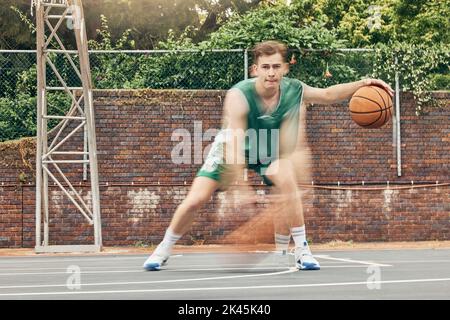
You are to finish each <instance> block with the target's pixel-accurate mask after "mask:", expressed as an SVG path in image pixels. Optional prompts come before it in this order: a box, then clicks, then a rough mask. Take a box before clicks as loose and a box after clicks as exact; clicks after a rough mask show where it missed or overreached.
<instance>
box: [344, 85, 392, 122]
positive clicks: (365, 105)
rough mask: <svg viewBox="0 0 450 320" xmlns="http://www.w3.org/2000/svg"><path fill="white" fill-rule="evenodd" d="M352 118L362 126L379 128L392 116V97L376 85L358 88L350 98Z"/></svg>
mask: <svg viewBox="0 0 450 320" xmlns="http://www.w3.org/2000/svg"><path fill="white" fill-rule="evenodd" d="M349 109H350V115H351V117H352V120H353V121H355V122H356V123H357V124H358V125H360V126H361V127H364V128H380V127H382V126H384V125H385V124H386V123H387V122H388V121H389V119H390V118H391V117H392V99H391V96H390V95H389V94H388V93H387V92H386V91H385V90H384V89H383V88H380V87H377V86H365V87H362V88H360V89H358V90H357V91H356V92H355V93H354V94H353V96H352V98H351V99H350V103H349Z"/></svg>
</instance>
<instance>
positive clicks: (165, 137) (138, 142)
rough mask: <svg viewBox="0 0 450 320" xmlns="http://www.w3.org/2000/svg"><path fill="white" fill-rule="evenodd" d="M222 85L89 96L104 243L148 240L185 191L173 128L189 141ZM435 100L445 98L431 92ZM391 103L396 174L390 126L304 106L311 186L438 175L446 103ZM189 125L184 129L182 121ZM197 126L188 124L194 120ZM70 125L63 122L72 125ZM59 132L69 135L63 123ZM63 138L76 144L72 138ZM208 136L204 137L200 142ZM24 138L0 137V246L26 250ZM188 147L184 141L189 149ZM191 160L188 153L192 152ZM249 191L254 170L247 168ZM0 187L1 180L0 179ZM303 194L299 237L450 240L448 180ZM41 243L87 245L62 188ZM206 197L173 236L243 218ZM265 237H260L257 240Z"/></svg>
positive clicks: (188, 169) (212, 116)
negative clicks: (46, 239) (418, 110)
mask: <svg viewBox="0 0 450 320" xmlns="http://www.w3.org/2000/svg"><path fill="white" fill-rule="evenodd" d="M223 97H224V92H223V91H162V90H161V91H155V90H143V91H102V92H96V94H95V111H96V114H95V116H96V126H97V146H98V159H99V172H100V177H99V178H100V183H101V188H100V191H101V207H102V230H103V240H104V244H105V245H107V246H112V245H134V244H137V243H141V242H143V243H157V242H159V240H160V239H161V237H162V235H163V233H164V230H165V228H166V227H167V225H168V224H169V221H170V218H171V216H172V214H173V212H174V210H175V208H176V206H177V204H179V203H180V202H181V200H182V199H183V198H184V197H185V195H186V192H187V191H188V187H189V184H190V183H191V182H192V179H193V177H194V175H195V173H196V171H197V170H198V168H199V166H200V163H192V164H181V165H174V164H173V163H172V161H171V152H172V150H173V147H174V146H175V145H176V144H177V143H178V142H179V141H171V135H172V132H173V131H174V130H175V129H180V128H182V129H186V130H187V131H186V132H189V133H190V134H191V136H192V137H194V135H195V134H202V133H204V132H206V130H208V129H211V128H218V127H219V126H220V122H221V104H222V101H223ZM436 97H437V98H439V99H441V100H442V101H444V102H445V103H447V104H446V105H447V106H448V94H444V93H440V94H436ZM401 101H402V123H401V125H402V127H401V129H402V146H401V150H402V170H403V176H402V177H397V174H396V172H397V171H396V157H395V149H394V147H393V145H392V126H391V123H389V124H387V125H386V126H385V127H383V128H380V129H375V130H368V129H362V128H359V127H358V126H356V125H355V124H354V123H353V122H352V120H351V119H350V116H349V114H348V112H347V106H346V104H339V105H332V106H314V107H310V108H309V109H308V113H307V135H308V140H309V142H310V146H311V148H312V153H313V168H314V170H313V180H314V183H315V184H320V183H325V184H335V183H337V181H340V182H341V183H360V182H361V181H365V182H366V183H368V182H386V181H390V183H391V184H392V183H395V182H400V181H401V182H404V181H411V180H413V181H416V182H417V181H429V182H432V183H434V182H435V181H437V180H438V181H441V182H449V177H450V174H449V166H450V144H449V141H450V121H449V120H450V110H449V109H448V108H442V109H429V110H425V113H424V114H423V115H421V116H416V115H415V110H414V106H413V101H412V97H411V95H408V94H404V95H402V97H401ZM200 120H201V127H202V128H201V130H197V131H196V132H195V131H194V121H200ZM196 125H197V129H199V127H198V126H199V125H200V122H197V123H196ZM72 128H73V127H72ZM67 130H70V128H68V129H67ZM67 143H70V144H71V145H74V146H78V147H79V150H81V146H82V137H81V135H75V136H73V137H72V138H71V139H70V140H69V141H68V142H67ZM209 143H210V142H209V141H204V142H203V144H202V145H201V146H198V145H197V146H195V147H200V148H205V147H206V146H207V145H208V144H209ZM34 148H35V142H34V140H33V139H23V140H21V141H19V142H7V143H3V144H0V151H1V156H0V246H1V247H21V246H23V247H33V246H34V210H35V208H34V198H35V189H34V163H35V156H34ZM192 148H194V145H193V146H192ZM192 160H194V157H193V158H192ZM62 167H63V168H65V169H68V171H69V172H70V174H68V175H69V176H70V177H71V181H75V184H77V185H79V184H80V183H81V184H82V185H81V186H77V189H78V190H79V192H80V194H81V196H82V197H85V198H86V199H88V198H89V194H88V188H87V187H85V186H84V185H85V183H84V182H82V180H81V177H82V170H81V166H77V167H70V168H69V167H67V166H66V167H64V166H62ZM251 179H252V182H253V183H254V184H255V185H257V189H260V190H264V192H269V191H268V189H267V188H264V187H261V186H260V185H259V184H260V180H259V178H258V177H255V176H254V175H251ZM2 184H3V185H2ZM379 187H380V188H379V189H376V190H370V191H363V190H333V189H319V188H317V189H311V190H310V191H309V192H308V193H307V194H306V196H305V199H304V202H305V218H306V224H307V228H308V237H310V238H311V240H313V241H314V242H324V241H330V240H353V241H397V240H435V239H440V240H448V239H449V238H450V236H449V234H450V232H449V231H450V221H449V220H450V216H449V212H450V201H449V187H448V186H441V187H431V188H419V189H402V190H395V189H394V188H393V187H391V188H390V189H387V190H386V189H385V188H384V186H379ZM50 197H51V204H52V205H51V210H50V212H51V213H50V230H51V233H50V234H51V238H50V242H51V243H52V244H75V243H79V244H87V243H92V241H93V239H92V238H93V236H92V230H91V227H89V226H88V225H87V224H86V223H85V221H84V220H83V219H84V218H83V217H82V216H81V215H80V214H78V213H76V211H75V210H73V208H72V207H73V206H72V205H71V204H70V203H69V200H68V199H67V198H66V197H65V196H63V194H62V192H61V191H60V190H59V189H58V188H57V187H54V186H52V187H51V188H50ZM226 198H227V197H225V196H224V194H222V193H218V194H216V195H215V197H214V199H213V201H212V202H211V203H209V204H208V205H207V206H206V207H205V208H204V209H203V210H201V212H199V215H198V217H197V219H196V222H195V224H194V226H193V228H192V231H191V232H189V233H188V234H186V235H185V236H184V237H183V239H182V243H186V244H188V243H218V242H220V241H222V240H223V238H224V236H226V235H227V234H229V233H230V232H231V231H232V230H234V229H235V228H236V227H238V226H240V225H242V223H244V222H245V221H248V220H249V219H251V218H252V213H250V212H244V213H243V212H240V213H239V212H236V210H234V209H233V208H232V206H231V205H230V204H229V203H227V202H226V201H225V199H226ZM267 240H268V241H270V240H271V237H269V238H268V239H267Z"/></svg>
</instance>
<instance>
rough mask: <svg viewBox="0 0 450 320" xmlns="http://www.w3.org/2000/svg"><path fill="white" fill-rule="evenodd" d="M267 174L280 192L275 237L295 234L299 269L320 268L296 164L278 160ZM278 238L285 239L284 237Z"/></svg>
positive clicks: (277, 197) (275, 202) (275, 204)
mask: <svg viewBox="0 0 450 320" xmlns="http://www.w3.org/2000/svg"><path fill="white" fill-rule="evenodd" d="M265 175H266V176H267V177H268V178H269V179H270V180H271V181H272V183H273V184H274V186H275V188H276V191H277V195H275V198H276V199H278V200H275V201H274V204H273V205H274V206H276V207H277V208H275V210H276V212H277V214H276V215H275V217H274V218H275V222H274V224H275V232H276V234H278V235H284V236H286V235H287V234H288V230H289V231H290V233H291V234H292V237H293V239H294V242H295V259H296V262H297V267H298V268H299V269H302V270H318V269H320V265H319V263H318V262H317V261H316V259H314V257H313V256H312V254H311V251H310V249H309V246H308V243H307V241H306V232H305V222H304V217H303V204H302V199H301V193H300V191H299V190H298V186H297V178H296V170H295V168H294V166H293V164H292V163H291V161H290V160H286V159H279V160H276V161H274V162H273V163H272V164H271V165H270V166H269V167H268V168H267V170H266V172H265ZM283 232H284V233H283ZM285 233H287V234H285ZM279 238H281V239H283V237H279Z"/></svg>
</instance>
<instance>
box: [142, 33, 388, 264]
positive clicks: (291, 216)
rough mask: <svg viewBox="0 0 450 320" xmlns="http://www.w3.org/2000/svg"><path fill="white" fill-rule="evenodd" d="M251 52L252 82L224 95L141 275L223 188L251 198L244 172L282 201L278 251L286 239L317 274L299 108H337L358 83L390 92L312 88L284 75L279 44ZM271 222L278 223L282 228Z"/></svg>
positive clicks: (264, 45)
mask: <svg viewBox="0 0 450 320" xmlns="http://www.w3.org/2000/svg"><path fill="white" fill-rule="evenodd" d="M253 52H254V66H253V72H254V75H255V78H252V79H247V80H243V81H241V82H239V83H237V84H236V85H235V86H233V87H232V88H231V89H230V90H229V91H228V92H227V94H226V98H225V101H224V121H223V130H222V131H221V132H220V133H219V134H218V135H217V136H216V138H215V142H214V143H213V144H212V147H211V150H210V152H209V154H208V157H207V159H206V161H205V163H204V165H203V166H202V168H201V169H200V170H199V172H198V174H197V176H196V178H195V179H194V181H193V183H192V186H191V189H190V191H189V193H188V195H187V197H186V198H185V199H184V201H183V202H182V203H181V204H180V205H179V207H178V208H177V209H176V211H175V214H174V216H173V218H172V221H171V223H170V225H169V227H168V229H167V231H166V233H165V236H164V239H163V240H162V242H161V243H160V244H159V245H158V246H157V248H156V249H155V251H154V252H153V253H152V254H151V255H150V257H149V258H148V259H147V260H146V261H145V263H144V265H143V267H144V268H145V269H146V270H160V268H161V266H162V265H164V264H165V263H166V262H167V260H168V258H169V256H170V254H171V251H172V248H173V246H174V244H175V243H176V241H177V240H178V239H180V238H181V236H182V235H183V234H184V233H186V232H187V231H188V230H189V229H190V226H191V224H192V222H193V219H194V216H195V213H196V211H197V210H198V209H199V208H201V207H202V206H203V205H204V204H205V203H206V202H207V201H209V200H210V199H211V196H212V195H213V193H214V192H215V191H216V190H218V189H225V188H227V187H228V185H229V184H230V182H233V183H235V182H237V183H238V185H240V195H242V197H243V198H246V199H247V200H248V201H251V200H252V197H251V196H250V195H251V194H252V188H251V187H250V186H249V184H248V182H246V181H245V179H244V176H243V170H244V168H245V167H247V168H249V169H252V170H254V171H256V172H257V173H258V174H259V175H261V176H262V178H263V179H264V181H265V183H267V184H268V185H271V186H273V187H274V188H275V190H276V194H277V195H279V196H280V197H279V198H280V199H283V201H282V202H283V211H284V213H285V215H281V216H280V217H275V218H276V219H281V218H282V219H286V220H287V221H288V222H286V223H284V224H282V223H281V224H280V221H274V222H275V226H276V227H275V244H276V249H277V250H278V251H285V250H287V249H288V245H289V240H290V237H291V236H292V237H293V240H294V243H295V261H296V265H297V268H298V269H301V270H318V269H320V265H319V263H318V262H317V260H316V259H315V258H314V257H313V255H312V254H311V250H310V248H309V246H308V243H307V241H306V231H305V222H304V218H303V210H302V202H301V197H300V196H299V194H300V193H299V190H298V182H299V181H300V180H301V179H302V175H303V176H304V175H306V174H307V172H305V171H304V170H305V167H304V166H302V161H303V162H304V161H307V156H305V155H307V153H308V152H307V150H308V149H307V144H306V139H305V134H304V133H305V124H304V121H305V111H306V108H305V105H306V104H333V103H337V102H339V101H342V100H346V99H349V98H350V97H351V96H352V95H353V93H354V92H355V91H356V90H358V89H359V88H360V87H362V86H368V85H377V86H380V87H382V88H384V89H385V90H386V91H387V92H388V93H389V94H390V95H391V96H392V95H393V90H392V88H391V87H390V86H389V85H388V84H386V83H385V82H384V81H382V80H377V79H364V80H360V81H356V82H351V83H344V84H339V85H334V86H331V87H328V88H325V89H320V88H314V87H310V86H308V85H306V84H305V83H303V82H301V81H299V80H296V79H291V78H287V77H285V75H286V74H287V73H288V63H286V55H287V48H286V46H285V45H284V44H282V43H280V42H277V41H266V42H262V43H259V44H257V45H256V46H255V47H254V51H253ZM264 129H266V130H264ZM252 130H253V131H252ZM250 131H252V132H250ZM262 134H266V135H267V136H265V137H263V136H261V135H262ZM251 137H253V139H250V138H251ZM252 140H253V141H252ZM261 141H264V142H263V143H261ZM302 170H303V171H302ZM247 200H244V201H243V202H244V203H245V202H246V201H247ZM277 225H281V226H283V225H284V228H283V227H277Z"/></svg>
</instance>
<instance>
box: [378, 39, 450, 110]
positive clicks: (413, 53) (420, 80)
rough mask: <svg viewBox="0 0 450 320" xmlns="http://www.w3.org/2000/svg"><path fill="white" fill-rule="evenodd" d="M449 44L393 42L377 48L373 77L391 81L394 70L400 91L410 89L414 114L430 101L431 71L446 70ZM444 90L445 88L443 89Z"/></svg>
mask: <svg viewBox="0 0 450 320" xmlns="http://www.w3.org/2000/svg"><path fill="white" fill-rule="evenodd" d="M449 49H450V48H449V46H446V45H436V46H433V47H430V46H427V45H423V44H422V45H416V44H407V43H393V44H390V45H389V46H386V45H380V46H378V47H377V50H376V52H377V55H376V63H375V69H374V76H377V77H381V78H383V79H387V81H388V82H390V83H391V84H393V83H394V80H395V73H396V72H397V73H398V75H399V78H400V83H401V84H402V89H403V91H411V92H412V93H413V95H414V99H415V101H416V113H417V114H420V113H421V111H422V108H423V107H424V106H425V105H429V104H434V101H433V100H432V97H431V92H430V91H429V90H430V88H431V87H432V84H431V79H432V75H433V73H436V72H437V71H439V70H442V69H444V70H446V71H445V72H446V73H447V76H448V72H449V67H448V62H449V60H450V50H449ZM446 89H447V90H448V87H447V88H446Z"/></svg>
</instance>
